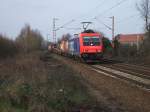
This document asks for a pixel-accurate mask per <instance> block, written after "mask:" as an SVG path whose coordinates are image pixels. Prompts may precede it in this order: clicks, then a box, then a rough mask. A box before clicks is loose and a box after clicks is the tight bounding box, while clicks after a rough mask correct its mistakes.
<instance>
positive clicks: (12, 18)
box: [0, 0, 144, 38]
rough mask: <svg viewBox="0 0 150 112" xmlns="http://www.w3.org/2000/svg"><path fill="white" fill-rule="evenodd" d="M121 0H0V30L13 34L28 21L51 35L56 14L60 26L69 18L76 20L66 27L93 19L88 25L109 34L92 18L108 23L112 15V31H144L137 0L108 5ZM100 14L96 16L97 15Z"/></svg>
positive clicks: (73, 26)
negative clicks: (113, 21)
mask: <svg viewBox="0 0 150 112" xmlns="http://www.w3.org/2000/svg"><path fill="white" fill-rule="evenodd" d="M119 1H121V0H0V33H2V34H6V35H8V36H10V37H12V38H15V37H16V36H17V35H18V33H19V31H20V29H21V28H22V27H23V26H24V25H25V24H26V23H27V24H30V25H31V27H32V28H34V29H38V30H40V31H41V33H42V34H43V36H45V37H46V35H47V34H50V35H51V36H52V19H53V18H54V17H56V18H59V20H58V21H57V23H56V26H58V27H59V26H61V25H63V24H65V23H67V22H69V21H71V20H72V19H74V20H75V21H74V22H73V23H71V24H69V25H67V26H66V28H81V27H82V26H81V24H80V22H82V21H92V22H93V24H92V25H91V26H89V28H93V29H97V30H98V31H101V32H104V33H105V35H106V36H108V37H111V31H110V30H109V29H108V28H106V27H105V26H104V25H102V24H101V23H99V22H98V21H96V20H95V19H93V18H94V17H95V16H96V17H97V18H98V19H99V20H100V21H102V22H103V23H105V24H107V25H108V26H110V27H111V22H112V20H111V19H110V18H109V17H111V16H115V34H120V33H140V32H143V25H144V22H143V20H142V19H141V18H140V15H139V13H138V11H137V9H136V5H135V4H136V3H138V2H139V1H140V0H124V2H123V3H122V4H121V5H119V6H117V7H116V8H113V9H112V10H108V9H110V8H111V7H112V6H114V5H115V4H116V3H118V2H119ZM98 15H99V16H98ZM66 28H64V29H61V30H59V31H58V32H57V36H58V37H60V36H61V35H62V34H64V33H71V34H74V33H79V32H80V31H81V30H69V29H66Z"/></svg>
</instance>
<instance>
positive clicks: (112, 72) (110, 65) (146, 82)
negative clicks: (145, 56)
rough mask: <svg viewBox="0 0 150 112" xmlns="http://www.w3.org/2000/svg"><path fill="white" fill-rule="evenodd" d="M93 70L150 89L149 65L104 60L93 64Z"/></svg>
mask: <svg viewBox="0 0 150 112" xmlns="http://www.w3.org/2000/svg"><path fill="white" fill-rule="evenodd" d="M91 67H92V70H94V71H96V72H98V73H100V74H104V75H107V76H110V77H113V78H116V79H119V80H122V81H124V82H127V83H130V84H132V85H134V86H138V87H140V88H142V89H144V90H147V91H150V69H149V68H148V67H143V66H138V65H132V64H127V63H120V62H117V61H113V60H104V61H103V62H102V63H100V64H93V65H91Z"/></svg>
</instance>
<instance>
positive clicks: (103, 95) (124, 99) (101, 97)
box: [53, 54, 150, 112]
mask: <svg viewBox="0 0 150 112" xmlns="http://www.w3.org/2000/svg"><path fill="white" fill-rule="evenodd" d="M53 57H55V58H57V59H58V60H60V61H62V62H63V63H65V64H67V65H69V66H72V68H74V69H75V70H76V71H78V72H80V74H81V76H82V77H83V78H84V79H85V80H87V84H88V86H89V85H90V87H89V88H90V89H89V90H91V93H92V94H93V95H95V96H96V97H97V98H98V101H100V102H107V104H108V105H109V106H110V107H112V110H113V108H114V110H113V112H124V111H125V112H128V111H129V112H150V106H149V105H150V92H149V91H145V90H143V89H140V88H139V87H137V86H135V85H132V84H130V83H125V82H124V81H122V80H120V79H117V78H114V77H110V76H106V75H105V74H104V73H103V71H101V73H98V72H96V71H94V70H93V68H92V67H91V65H86V64H83V63H79V62H77V61H73V60H71V59H68V58H65V57H61V56H58V55H55V54H54V55H53Z"/></svg>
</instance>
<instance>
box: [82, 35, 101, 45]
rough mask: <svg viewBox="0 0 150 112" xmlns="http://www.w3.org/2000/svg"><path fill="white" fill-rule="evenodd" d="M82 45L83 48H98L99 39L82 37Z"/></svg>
mask: <svg viewBox="0 0 150 112" xmlns="http://www.w3.org/2000/svg"><path fill="white" fill-rule="evenodd" d="M83 45H84V46H99V45H100V38H99V37H97V36H94V37H88V36H85V37H83Z"/></svg>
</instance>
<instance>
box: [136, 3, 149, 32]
mask: <svg viewBox="0 0 150 112" xmlns="http://www.w3.org/2000/svg"><path fill="white" fill-rule="evenodd" d="M137 9H138V11H139V12H140V14H141V16H142V18H143V19H144V21H145V28H146V30H147V31H149V30H150V0H141V2H140V3H139V4H137Z"/></svg>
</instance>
